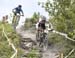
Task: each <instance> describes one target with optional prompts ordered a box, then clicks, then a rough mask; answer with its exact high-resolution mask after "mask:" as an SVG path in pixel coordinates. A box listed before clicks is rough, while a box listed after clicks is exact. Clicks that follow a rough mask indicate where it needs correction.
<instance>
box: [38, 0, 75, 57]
mask: <svg viewBox="0 0 75 58" xmlns="http://www.w3.org/2000/svg"><path fill="white" fill-rule="evenodd" d="M41 4H42V7H43V8H44V9H45V10H46V12H48V13H49V16H51V18H50V22H51V23H52V24H53V27H54V29H55V30H57V31H59V32H63V33H66V34H67V35H68V36H69V37H70V38H72V39H75V31H74V30H75V0H47V1H46V2H45V3H44V2H42V3H39V5H41ZM54 37H55V36H54V35H53V38H54ZM60 37H61V38H62V36H60ZM61 38H58V37H57V35H56V37H55V38H54V39H52V41H55V40H58V42H60V43H61V42H64V44H62V45H63V46H64V48H63V52H64V55H67V54H68V52H69V51H71V49H72V48H74V49H75V47H74V45H75V42H70V41H68V40H63V41H62V39H61ZM59 39H61V40H59ZM50 40H51V38H50ZM65 41H67V42H65ZM55 42H56V41H55ZM58 42H57V43H58ZM74 55H75V53H73V54H72V55H70V56H69V58H74V57H75V56H74Z"/></svg>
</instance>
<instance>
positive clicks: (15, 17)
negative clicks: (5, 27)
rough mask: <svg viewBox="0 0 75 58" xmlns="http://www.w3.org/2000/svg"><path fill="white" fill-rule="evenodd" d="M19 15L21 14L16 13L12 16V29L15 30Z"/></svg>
mask: <svg viewBox="0 0 75 58" xmlns="http://www.w3.org/2000/svg"><path fill="white" fill-rule="evenodd" d="M21 16H23V15H20V14H17V15H14V16H13V20H12V26H13V29H14V30H16V26H17V25H18V24H19V20H20V17H21Z"/></svg>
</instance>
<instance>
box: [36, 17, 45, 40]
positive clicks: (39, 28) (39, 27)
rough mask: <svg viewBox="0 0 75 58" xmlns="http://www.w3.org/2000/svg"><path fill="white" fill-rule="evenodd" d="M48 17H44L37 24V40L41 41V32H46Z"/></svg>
mask: <svg viewBox="0 0 75 58" xmlns="http://www.w3.org/2000/svg"><path fill="white" fill-rule="evenodd" d="M45 24H46V17H44V16H42V17H41V19H40V21H39V22H37V24H36V30H37V34H36V40H37V41H39V40H40V39H39V38H38V37H39V32H40V31H41V32H44V30H45V29H46V25H45Z"/></svg>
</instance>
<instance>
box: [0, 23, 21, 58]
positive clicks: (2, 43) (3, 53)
mask: <svg viewBox="0 0 75 58" xmlns="http://www.w3.org/2000/svg"><path fill="white" fill-rule="evenodd" d="M3 26H4V31H5V33H6V34H7V36H8V38H9V39H10V40H11V42H12V43H13V44H14V45H15V47H16V48H17V49H18V48H20V47H19V39H20V37H19V36H18V34H16V33H15V32H14V30H13V29H12V27H11V25H10V24H8V23H2V22H0V57H1V58H10V57H11V56H12V54H13V53H14V50H13V49H12V47H11V46H9V44H8V41H7V39H6V38H5V36H4V35H3V33H2V31H3ZM18 51H20V49H18ZM19 56H21V55H19ZM18 58H20V57H18Z"/></svg>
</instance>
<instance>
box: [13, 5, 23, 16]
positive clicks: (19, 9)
mask: <svg viewBox="0 0 75 58" xmlns="http://www.w3.org/2000/svg"><path fill="white" fill-rule="evenodd" d="M12 12H13V13H14V15H15V16H16V15H17V14H19V15H21V14H22V16H24V13H23V10H22V5H18V7H16V8H14V9H13V10H12Z"/></svg>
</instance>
